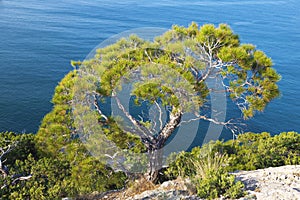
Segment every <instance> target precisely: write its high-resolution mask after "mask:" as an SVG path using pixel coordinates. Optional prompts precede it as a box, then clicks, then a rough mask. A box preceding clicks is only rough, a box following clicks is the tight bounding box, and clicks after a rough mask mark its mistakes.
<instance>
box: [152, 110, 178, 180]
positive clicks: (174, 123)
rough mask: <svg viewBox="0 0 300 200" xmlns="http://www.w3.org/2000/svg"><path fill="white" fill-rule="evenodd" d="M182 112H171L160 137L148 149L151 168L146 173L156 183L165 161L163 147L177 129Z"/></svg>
mask: <svg viewBox="0 0 300 200" xmlns="http://www.w3.org/2000/svg"><path fill="white" fill-rule="evenodd" d="M181 117H182V113H181V112H176V113H175V114H173V113H171V114H170V120H169V122H168V123H167V124H166V125H165V126H164V128H163V129H162V130H161V131H160V133H159V135H158V137H157V138H156V140H155V141H153V144H152V145H151V148H150V149H149V150H148V153H149V168H148V171H147V173H146V178H147V180H149V181H151V182H153V183H156V182H157V181H158V179H159V172H160V170H161V169H162V162H163V147H164V145H165V143H166V142H167V140H168V138H169V137H170V136H171V135H172V133H173V132H174V131H175V129H176V128H177V127H178V125H179V123H180V121H181Z"/></svg>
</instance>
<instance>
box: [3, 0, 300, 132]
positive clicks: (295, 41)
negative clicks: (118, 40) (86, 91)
mask: <svg viewBox="0 0 300 200" xmlns="http://www.w3.org/2000/svg"><path fill="white" fill-rule="evenodd" d="M299 7H300V1H298V0H259V1H257V0H245V1H241V0H226V1H224V0H222V1H221V0H216V1H208V0H203V1H200V0H191V1H186V0H151V1H148V0H147V1H146V0H136V1H133V0H124V1H120V0H119V1H116V0H76V1H70V0H64V1H58V0H49V1H38V0H0V132H1V131H6V130H9V131H16V132H36V131H37V129H38V126H39V124H40V122H41V120H42V118H43V116H44V115H45V114H46V113H48V112H49V111H50V110H51V107H52V105H51V103H50V100H51V98H52V95H53V92H54V88H55V86H56V85H57V83H58V82H59V81H60V80H61V79H62V78H63V77H64V75H66V74H67V73H68V71H70V70H72V68H71V67H70V64H69V63H70V60H71V59H73V60H82V59H84V58H85V56H86V55H87V54H88V53H89V52H90V51H91V50H92V49H93V48H94V47H95V46H96V45H98V44H99V43H100V42H102V41H103V40H105V39H107V38H108V37H110V36H112V35H114V34H118V33H120V32H122V31H126V30H129V29H132V28H140V27H162V28H170V27H171V26H172V25H173V24H180V25H184V26H187V25H188V24H189V23H190V22H191V21H196V22H198V23H199V24H204V23H213V24H218V23H228V24H229V25H230V26H231V27H232V28H233V30H234V31H235V32H236V33H237V34H239V35H240V38H241V41H242V42H244V43H253V44H255V45H257V47H258V48H259V49H261V50H263V51H265V52H266V53H267V55H268V56H270V57H272V59H273V61H274V63H275V68H276V70H277V71H278V72H279V73H280V74H281V75H282V80H281V81H280V83H279V85H280V89H281V91H282V95H281V97H280V98H278V99H276V100H274V101H273V102H272V103H270V104H269V105H268V107H267V108H266V110H265V111H264V113H261V114H258V115H256V117H255V118H254V119H252V120H250V121H247V127H246V129H245V130H251V131H254V132H262V131H268V132H271V133H272V134H276V133H279V132H282V131H291V130H295V131H298V132H300V14H299V13H300V12H299ZM229 114H230V113H229Z"/></svg>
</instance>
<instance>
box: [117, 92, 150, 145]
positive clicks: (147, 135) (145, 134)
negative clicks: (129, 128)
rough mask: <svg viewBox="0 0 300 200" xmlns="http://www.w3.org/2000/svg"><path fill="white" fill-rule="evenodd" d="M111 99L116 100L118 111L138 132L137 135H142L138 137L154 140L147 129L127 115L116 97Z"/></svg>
mask: <svg viewBox="0 0 300 200" xmlns="http://www.w3.org/2000/svg"><path fill="white" fill-rule="evenodd" d="M112 97H114V98H115V99H116V102H117V105H118V107H119V109H120V110H121V111H122V112H123V113H124V114H125V116H126V117H127V118H128V119H129V120H130V121H131V123H132V124H133V125H134V126H135V127H136V128H137V129H138V130H139V133H142V135H140V134H139V135H140V137H142V138H143V137H144V138H147V139H150V140H151V141H154V140H155V139H154V138H153V137H152V136H151V134H150V133H149V130H148V129H147V128H145V127H144V126H143V125H142V124H141V123H140V122H139V121H137V120H136V119H134V118H133V117H132V115H130V114H129V112H127V111H126V109H125V108H124V106H123V105H122V103H121V101H120V99H119V98H118V97H117V96H116V95H112Z"/></svg>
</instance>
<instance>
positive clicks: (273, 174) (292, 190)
mask: <svg viewBox="0 0 300 200" xmlns="http://www.w3.org/2000/svg"><path fill="white" fill-rule="evenodd" d="M233 174H234V175H235V176H236V179H237V180H240V181H242V182H243V183H244V184H245V187H246V191H247V192H248V195H247V196H246V197H243V198H241V200H250V199H258V200H260V199H262V200H279V199H280V200H300V165H289V166H282V167H271V168H266V169H259V170H254V171H239V172H235V173H233ZM193 192H194V191H193V187H192V186H191V184H190V183H189V182H186V181H183V180H175V181H167V182H164V183H163V184H161V185H160V186H159V187H156V188H154V189H152V190H147V191H144V192H142V193H141V194H138V195H135V196H133V197H126V196H124V192H118V193H113V194H106V195H103V196H102V197H101V198H100V199H120V200H123V199H127V200H140V199H143V200H150V199H155V200H158V199H169V200H174V199H175V200H176V199H178V200H179V199H180V200H181V199H186V200H196V199H199V198H197V197H196V196H195V195H192V193H193Z"/></svg>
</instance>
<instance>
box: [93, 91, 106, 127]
mask: <svg viewBox="0 0 300 200" xmlns="http://www.w3.org/2000/svg"><path fill="white" fill-rule="evenodd" d="M93 98H94V102H93V104H94V106H95V108H96V110H97V112H98V114H99V115H100V116H101V117H102V118H104V119H105V121H108V118H107V117H106V116H105V115H104V114H103V113H102V111H101V109H100V106H99V105H98V99H97V96H96V94H93Z"/></svg>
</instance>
